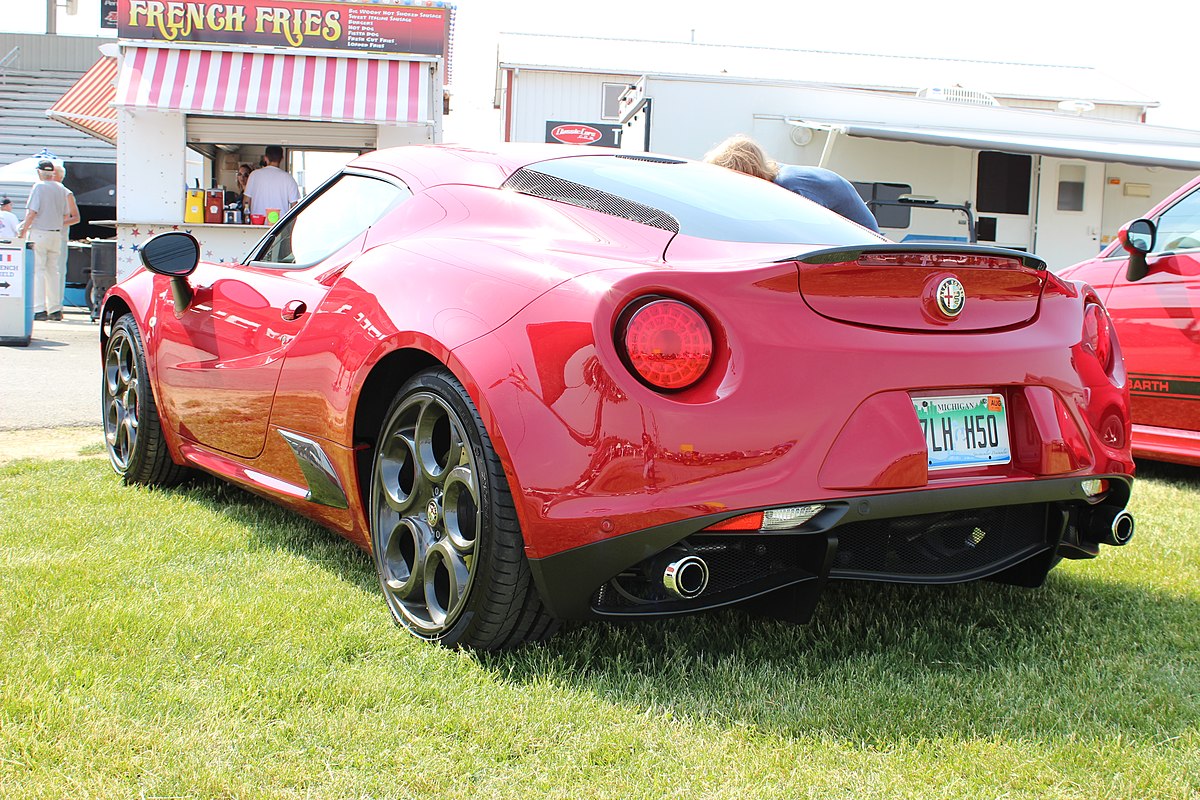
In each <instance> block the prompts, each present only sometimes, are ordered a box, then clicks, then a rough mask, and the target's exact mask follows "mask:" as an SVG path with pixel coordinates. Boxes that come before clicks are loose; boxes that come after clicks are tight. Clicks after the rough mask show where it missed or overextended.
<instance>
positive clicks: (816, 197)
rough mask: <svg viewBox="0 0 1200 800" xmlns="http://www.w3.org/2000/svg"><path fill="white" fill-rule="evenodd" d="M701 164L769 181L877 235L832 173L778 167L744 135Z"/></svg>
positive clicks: (846, 185)
mask: <svg viewBox="0 0 1200 800" xmlns="http://www.w3.org/2000/svg"><path fill="white" fill-rule="evenodd" d="M704 160H705V161H707V162H708V163H709V164H716V165H717V166H718V167H725V168H726V169H732V170H735V171H737V172H741V173H744V174H746V175H750V176H752V177H755V178H762V179H763V180H764V181H771V182H772V183H774V184H775V185H777V186H782V187H783V188H784V189H788V190H789V191H792V192H795V193H796V194H798V195H800V196H802V197H807V198H808V199H809V200H812V201H813V202H814V203H817V204H819V205H822V206H825V208H828V209H829V210H830V211H836V212H837V213H838V214H841V215H842V216H843V217H845V218H846V219H848V220H850V221H851V222H857V223H858V224H859V225H862V226H863V227H864V228H867V229H868V230H872V231H874V232H875V233H879V224H878V223H877V222H876V221H875V216H874V215H873V214H872V213H871V211H870V209H868V208H867V204H866V203H864V202H863V200H862V198H861V197H859V196H858V192H857V191H855V190H854V186H853V185H852V184H851V183H850V181H848V180H846V179H845V178H843V177H842V176H841V175H838V174H837V173H836V172H834V171H832V170H828V169H824V168H822V167H802V166H794V165H790V164H779V163H777V162H775V161H774V160H772V159H771V158H770V157H768V156H767V154H766V153H765V152H763V149H762V147H761V146H759V144H758V142H756V141H754V140H753V139H751V138H750V137H749V136H746V135H744V134H738V135H737V136H730V137H729V138H728V139H726V140H725V141H723V142H721V143H720V144H719V145H717V146H716V147H714V148H713V149H712V150H709V151H708V153H706V154H705V156H704Z"/></svg>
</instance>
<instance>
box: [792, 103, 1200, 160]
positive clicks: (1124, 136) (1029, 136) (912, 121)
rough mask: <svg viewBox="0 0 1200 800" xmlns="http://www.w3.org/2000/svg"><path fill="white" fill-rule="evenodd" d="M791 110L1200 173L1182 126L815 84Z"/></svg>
mask: <svg viewBox="0 0 1200 800" xmlns="http://www.w3.org/2000/svg"><path fill="white" fill-rule="evenodd" d="M788 105H790V106H791V107H792V108H794V109H795V115H794V116H789V117H788V118H787V121H788V122H790V123H791V124H792V125H796V126H799V127H808V128H813V129H816V130H835V131H837V132H839V133H843V134H846V135H848V136H857V137H868V138H873V139H892V140H897V141H907V142H922V143H925V144H940V145H951V146H955V147H966V148H971V149H983V150H1003V151H1005V152H1011V153H1033V154H1040V155H1049V156H1058V157H1064V158H1082V159H1085V160H1090V161H1104V162H1116V163H1122V164H1136V165H1139V166H1162V167H1171V168H1175V169H1200V131H1191V130H1184V129H1182V128H1165V127H1160V126H1156V125H1146V124H1144V123H1140V122H1117V121H1113V120H1105V119H1096V118H1094V117H1077V116H1072V115H1067V114H1059V113H1053V112H1044V111H1027V110H1022V109H1014V108H1002V107H1001V108H989V107H981V106H970V105H960V104H956V103H946V102H943V101H940V100H923V99H918V98H912V97H898V96H896V95H888V94H880V93H877V92H856V91H846V90H835V89H824V88H815V87H804V88H797V89H796V90H795V91H794V92H793V93H792V94H791V95H790V96H789V98H788ZM784 113H787V112H786V111H785V112H784Z"/></svg>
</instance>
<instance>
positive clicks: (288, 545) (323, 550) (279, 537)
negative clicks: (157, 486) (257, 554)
mask: <svg viewBox="0 0 1200 800" xmlns="http://www.w3.org/2000/svg"><path fill="white" fill-rule="evenodd" d="M171 491H174V492H177V493H179V494H180V495H182V496H185V497H187V498H188V499H189V500H191V501H193V502H195V503H197V504H199V505H201V506H204V507H205V508H206V509H208V510H209V511H210V512H211V513H213V514H216V515H218V516H221V517H223V518H225V519H229V520H231V521H237V522H241V523H243V524H246V526H247V527H248V529H249V530H250V532H251V533H250V541H249V546H250V548H251V549H254V550H276V551H281V552H285V553H289V554H291V555H294V556H298V557H300V558H304V559H306V560H308V561H310V562H312V563H313V564H315V565H317V566H319V567H321V568H322V569H324V570H326V571H328V572H330V573H331V574H333V575H336V576H337V577H338V578H340V579H341V580H343V581H344V582H346V583H347V584H349V585H351V586H354V587H356V588H359V589H362V590H363V591H367V592H372V593H377V592H379V583H378V581H377V578H376V575H375V568H374V566H373V565H372V564H371V556H370V555H369V554H367V553H366V552H365V551H363V550H360V549H359V548H358V547H356V546H355V545H354V544H353V543H351V542H350V541H348V540H346V539H344V538H342V537H341V536H339V535H338V534H337V533H335V532H334V531H331V530H330V529H328V528H325V527H323V526H321V525H319V524H317V523H316V522H313V521H312V520H309V519H307V518H305V517H303V516H301V515H300V514H298V513H296V512H294V511H291V510H289V509H287V508H284V507H283V506H279V505H276V504H275V503H272V502H270V501H268V500H264V499H262V498H261V497H258V496H257V495H255V494H252V493H251V492H248V491H246V490H244V489H241V488H240V487H237V486H234V485H233V484H230V483H226V482H224V481H222V480H219V479H217V478H214V477H211V476H208V475H197V477H196V478H194V479H192V480H191V481H189V482H188V483H186V484H184V485H183V486H181V487H179V488H177V489H173V490H171ZM380 603H381V604H382V600H381V601H380Z"/></svg>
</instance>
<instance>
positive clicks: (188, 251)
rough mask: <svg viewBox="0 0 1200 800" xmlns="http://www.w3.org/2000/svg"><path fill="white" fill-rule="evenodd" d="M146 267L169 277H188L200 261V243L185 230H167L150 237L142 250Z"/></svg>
mask: <svg viewBox="0 0 1200 800" xmlns="http://www.w3.org/2000/svg"><path fill="white" fill-rule="evenodd" d="M140 253H141V256H142V263H143V264H144V265H145V266H146V269H148V270H150V271H151V272H156V273H158V274H159V275H166V276H167V277H169V278H186V277H187V276H188V275H191V274H192V271H193V270H195V269H196V264H198V263H200V243H199V242H197V241H196V237H194V236H192V235H191V234H190V233H185V232H184V231H166V232H164V233H160V234H158V235H157V236H155V237H154V238H152V239H149V240H148V241H147V242H146V243H145V244H143V245H142V249H141V251H140Z"/></svg>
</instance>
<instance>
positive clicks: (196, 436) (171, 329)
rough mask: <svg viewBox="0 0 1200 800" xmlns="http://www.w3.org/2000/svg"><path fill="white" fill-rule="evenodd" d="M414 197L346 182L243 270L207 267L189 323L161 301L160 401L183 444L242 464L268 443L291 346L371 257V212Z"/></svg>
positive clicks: (356, 178)
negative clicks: (342, 270)
mask: <svg viewBox="0 0 1200 800" xmlns="http://www.w3.org/2000/svg"><path fill="white" fill-rule="evenodd" d="M405 191H406V190H403V189H401V188H400V187H397V186H394V185H392V184H389V183H386V182H384V181H380V180H377V179H375V178H371V177H367V176H363V175H357V174H353V173H349V172H347V173H343V174H341V175H339V176H336V177H335V178H334V179H333V180H331V181H330V182H329V183H327V184H325V185H324V186H323V187H321V189H319V190H318V191H317V192H316V193H314V194H313V195H312V196H311V197H309V198H308V199H307V200H305V201H304V203H303V204H302V205H300V206H298V207H297V208H296V209H295V210H294V211H293V212H292V213H290V214H289V215H288V216H286V217H285V218H284V219H283V220H281V221H280V223H279V224H278V225H276V226H275V228H274V229H273V230H272V231H271V232H270V233H269V234H268V235H267V237H266V238H265V239H264V240H263V241H262V243H260V244H259V245H258V246H257V248H256V251H255V252H254V253H253V254H252V257H251V260H249V261H248V262H247V263H244V264H207V263H201V264H200V265H199V266H198V267H197V268H196V271H195V272H194V273H192V275H191V277H190V278H189V282H190V283H191V285H192V287H193V290H194V292H195V297H194V299H193V301H192V303H191V304H190V305H189V306H188V308H187V309H186V310H185V311H184V312H183V313H182V314H178V315H177V314H175V313H174V309H173V308H172V307H171V301H170V293H169V292H161V293H160V297H161V298H162V301H161V302H160V306H159V310H158V324H159V326H161V330H160V337H161V344H160V346H159V348H158V356H157V357H158V376H159V383H160V388H161V391H160V396H161V397H162V403H163V405H164V407H165V411H166V412H167V413H166V416H167V418H168V419H170V420H173V421H174V422H175V424H176V426H177V428H178V432H179V434H180V436H182V437H183V438H185V439H187V440H190V441H193V442H196V443H199V444H202V445H204V446H206V447H210V448H212V449H215V450H219V451H222V452H225V453H229V454H232V455H234V456H238V457H241V458H254V457H256V456H258V455H259V454H260V453H261V452H262V450H263V446H264V443H265V441H266V434H267V429H268V423H269V421H270V417H271V409H272V404H273V401H274V394H275V388H276V385H277V383H278V379H279V372H280V367H281V365H282V363H283V359H284V357H285V355H286V353H287V350H288V347H289V346H290V345H291V343H292V342H293V341H294V340H295V339H296V337H297V336H298V335H299V334H300V333H301V331H303V329H304V328H305V326H306V325H307V324H308V321H309V320H310V318H311V316H312V313H313V312H314V311H315V310H316V309H317V308H318V307H319V306H320V304H321V300H322V299H323V298H324V297H325V295H326V294H327V293H328V291H329V286H328V285H327V284H328V283H329V280H328V276H329V275H330V273H331V272H336V270H337V268H338V267H339V266H342V265H344V264H345V263H347V262H348V261H349V260H350V259H351V258H353V257H354V255H356V254H357V253H359V252H360V251H361V249H362V245H363V241H364V238H365V236H364V234H365V231H366V227H367V225H369V223H370V221H373V220H374V219H375V218H376V216H377V215H376V216H372V215H371V214H372V208H374V207H377V206H380V205H381V204H386V203H388V202H391V201H394V199H395V197H396V196H397V195H398V194H400V193H403V192H405Z"/></svg>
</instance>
